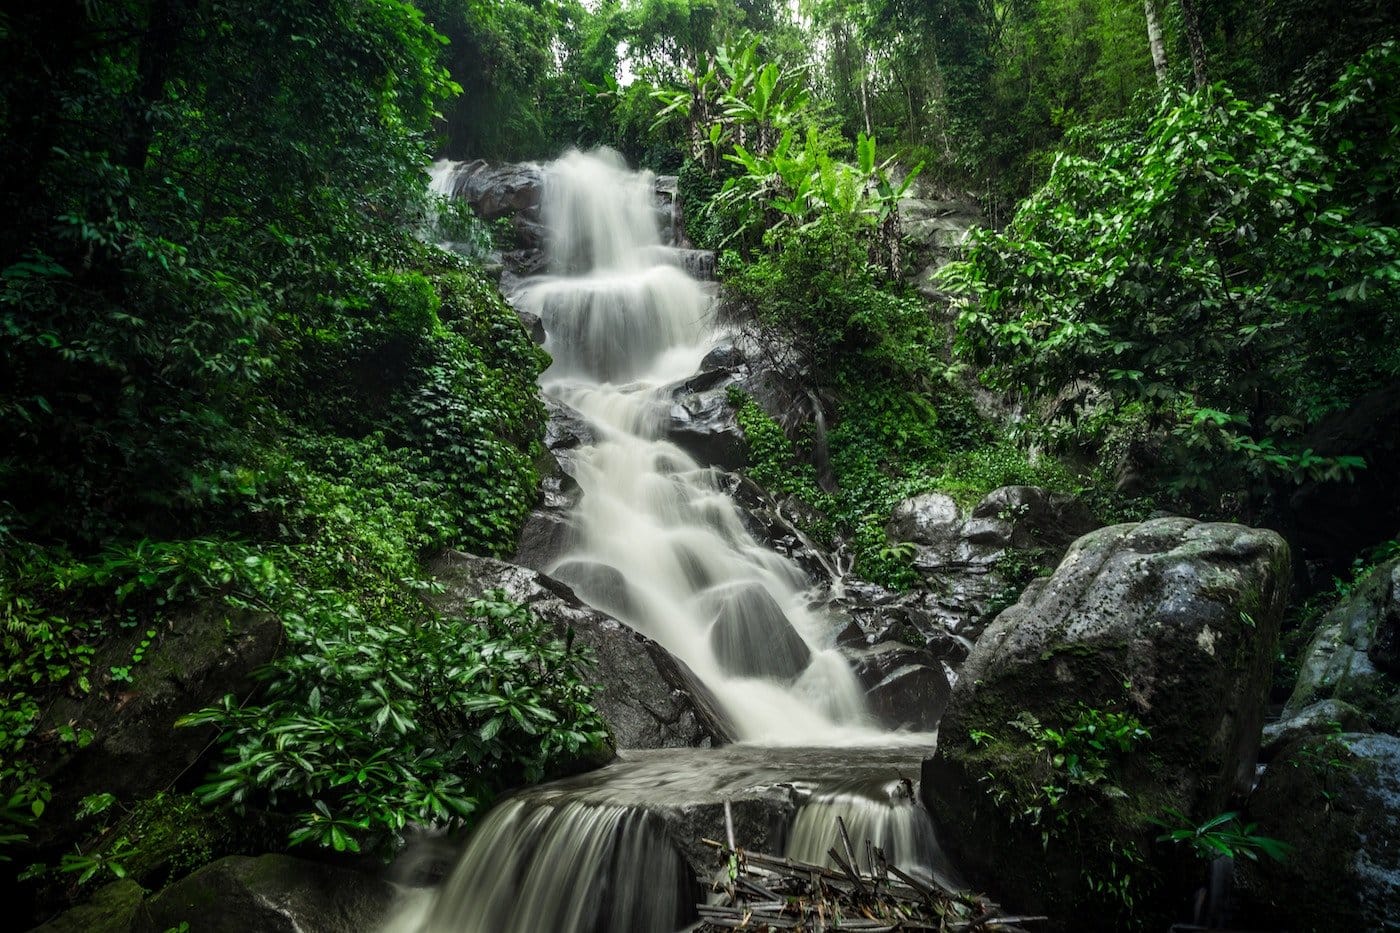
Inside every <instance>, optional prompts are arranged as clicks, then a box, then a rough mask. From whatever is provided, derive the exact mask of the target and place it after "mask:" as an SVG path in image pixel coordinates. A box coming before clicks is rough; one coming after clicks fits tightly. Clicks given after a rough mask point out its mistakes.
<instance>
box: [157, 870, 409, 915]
mask: <svg viewBox="0 0 1400 933" xmlns="http://www.w3.org/2000/svg"><path fill="white" fill-rule="evenodd" d="M393 902H394V888H393V886H392V885H390V884H389V883H388V882H386V881H383V880H380V879H378V878H375V877H374V876H372V875H367V874H364V873H362V872H357V871H350V870H349V869H345V868H336V867H333V866H330V865H324V864H321V863H318V862H311V861H307V860H305V859H298V858H291V857H290V856H286V855H263V856H259V857H257V858H246V857H244V856H229V857H227V858H222V859H219V860H218V861H217V862H213V863H211V864H209V865H206V866H204V867H203V868H201V869H199V871H196V872H195V873H194V874H192V875H189V876H188V877H186V878H184V879H183V880H181V881H177V882H175V883H174V884H172V885H171V886H170V887H168V888H166V889H165V890H164V891H161V892H160V893H159V894H157V895H156V896H155V897H153V898H151V899H150V900H148V901H147V902H146V907H145V910H144V911H143V916H142V917H141V919H140V920H139V921H138V922H137V923H136V924H135V925H134V927H133V931H134V933H165V931H167V930H171V929H175V928H178V927H179V926H180V924H181V923H188V924H189V929H190V930H191V931H195V930H197V931H199V933H248V931H250V930H257V931H259V933H359V931H363V933H372V931H374V930H377V929H379V927H380V925H381V924H382V923H383V921H384V918H385V916H386V915H387V914H388V911H389V908H390V906H391V905H392V904H393Z"/></svg>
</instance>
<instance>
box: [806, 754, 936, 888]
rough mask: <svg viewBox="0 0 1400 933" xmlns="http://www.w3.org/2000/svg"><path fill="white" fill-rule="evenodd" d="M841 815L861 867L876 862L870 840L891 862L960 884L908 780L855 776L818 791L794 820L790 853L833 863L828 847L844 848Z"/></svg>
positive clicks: (866, 868)
mask: <svg viewBox="0 0 1400 933" xmlns="http://www.w3.org/2000/svg"><path fill="white" fill-rule="evenodd" d="M837 817H840V818H841V820H842V821H843V822H844V823H845V824H846V832H847V835H848V836H849V837H850V840H851V847H852V848H853V849H854V850H855V856H856V862H857V863H859V867H860V869H861V870H862V871H867V872H868V871H871V870H872V868H873V866H872V864H871V862H872V859H871V852H870V851H869V850H867V848H866V842H869V843H870V846H871V848H879V849H881V850H883V851H884V853H885V858H886V859H888V860H889V862H890V863H891V864H893V865H896V866H898V867H899V868H900V870H902V871H904V872H906V873H908V874H910V875H913V876H914V877H916V878H920V877H922V878H927V879H933V880H935V881H937V882H938V883H939V884H940V885H941V886H943V887H944V888H950V889H956V888H959V887H960V886H961V884H960V882H959V879H958V877H957V874H956V872H955V871H954V870H953V867H952V865H951V864H950V863H949V861H948V859H947V857H946V856H944V854H943V850H942V848H940V847H939V845H938V840H937V838H935V836H934V832H933V822H932V821H931V820H930V819H929V816H928V813H927V812H925V811H924V808H923V806H922V805H920V804H919V802H918V800H916V799H915V795H914V788H913V786H912V785H910V784H909V783H907V782H904V781H889V782H886V783H883V784H878V785H871V784H870V783H868V782H852V783H849V784H846V785H844V786H836V787H829V788H825V789H823V790H821V791H819V792H817V793H816V794H814V795H813V796H812V799H811V800H809V801H808V802H807V803H806V804H805V805H804V806H803V807H802V808H801V809H800V810H798V812H797V816H796V818H795V819H794V820H793V824H792V831H791V832H790V833H789V835H788V844H787V855H788V857H789V858H792V859H796V860H798V861H803V862H811V863H813V864H816V865H828V866H831V867H833V868H834V867H835V866H836V863H835V862H834V861H833V860H832V859H831V857H830V856H829V854H828V853H830V852H831V850H832V849H835V850H836V851H837V852H840V851H842V842H841V838H840V835H839V834H840V830H839V829H838V827H837V823H836V819H837Z"/></svg>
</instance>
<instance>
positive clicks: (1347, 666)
mask: <svg viewBox="0 0 1400 933" xmlns="http://www.w3.org/2000/svg"><path fill="white" fill-rule="evenodd" d="M1333 698H1335V699H1339V700H1344V701H1346V702H1347V703H1350V704H1352V705H1354V706H1355V707H1357V708H1358V709H1360V710H1361V711H1362V713H1364V714H1365V715H1366V717H1367V719H1368V720H1369V721H1370V723H1371V725H1372V726H1373V727H1374V728H1377V729H1380V730H1382V731H1386V732H1394V731H1396V730H1397V729H1400V558H1397V559H1395V560H1392V561H1388V562H1386V563H1384V564H1382V565H1380V566H1379V567H1377V568H1376V569H1375V570H1373V571H1372V572H1371V573H1370V574H1369V575H1368V576H1367V577H1366V579H1365V580H1364V581H1362V583H1361V584H1360V585H1359V586H1357V587H1356V588H1355V589H1354V590H1353V591H1352V592H1351V594H1350V595H1348V596H1347V597H1346V598H1345V599H1343V600H1342V601H1341V602H1340V603H1338V605H1337V606H1336V607H1335V608H1333V609H1332V611H1331V612H1329V613H1328V614H1327V615H1326V616H1324V617H1323V619H1322V622H1321V624H1320V625H1319V626H1318V630H1317V633H1316V634H1315V635H1314V636H1313V638H1312V641H1311V642H1309V643H1308V647H1307V649H1306V650H1305V651H1304V652H1303V658H1302V662H1301V663H1300V665H1299V670H1298V680H1297V684H1296V686H1295V687H1294V690H1293V694H1292V696H1290V697H1289V698H1288V703H1287V704H1286V706H1285V707H1284V715H1285V716H1294V715H1296V714H1298V713H1299V712H1300V711H1301V710H1303V709H1304V708H1305V707H1307V706H1310V705H1312V704H1314V703H1316V702H1318V701H1319V700H1326V699H1333Z"/></svg>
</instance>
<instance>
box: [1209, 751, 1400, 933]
mask: <svg viewBox="0 0 1400 933" xmlns="http://www.w3.org/2000/svg"><path fill="white" fill-rule="evenodd" d="M1248 819H1249V820H1250V821H1251V822H1254V823H1257V824H1258V827H1259V828H1258V830H1257V831H1258V832H1259V833H1260V834H1261V835H1265V836H1271V837H1273V838H1276V839H1279V840H1281V841H1283V842H1284V843H1287V844H1288V845H1290V846H1292V847H1293V851H1292V853H1291V855H1290V857H1288V858H1286V859H1284V860H1283V861H1282V862H1277V861H1274V860H1273V859H1269V858H1260V859H1259V860H1258V861H1257V862H1253V861H1246V860H1243V859H1242V860H1239V861H1237V862H1236V866H1235V869H1236V883H1237V885H1239V888H1240V891H1239V894H1240V898H1241V901H1242V904H1241V905H1240V910H1239V912H1238V914H1237V916H1240V917H1242V918H1247V920H1248V923H1247V924H1246V925H1247V926H1248V927H1250V928H1252V929H1263V928H1268V929H1290V930H1393V929H1395V928H1396V923H1397V919H1396V918H1400V738H1396V737H1395V736H1393V735H1376V734H1357V733H1344V734H1342V735H1337V736H1333V737H1329V738H1317V737H1314V738H1309V739H1302V740H1299V741H1296V742H1294V743H1292V744H1290V745H1289V746H1287V747H1286V748H1284V749H1283V750H1282V751H1281V752H1280V753H1279V755H1278V757H1277V758H1276V759H1275V760H1274V762H1273V763H1272V764H1271V765H1269V768H1268V770H1266V771H1265V772H1264V777H1263V779H1262V780H1261V781H1260V783H1259V787H1258V789H1257V790H1256V791H1255V792H1254V795H1253V796H1252V797H1251V798H1250V801H1249V810H1248Z"/></svg>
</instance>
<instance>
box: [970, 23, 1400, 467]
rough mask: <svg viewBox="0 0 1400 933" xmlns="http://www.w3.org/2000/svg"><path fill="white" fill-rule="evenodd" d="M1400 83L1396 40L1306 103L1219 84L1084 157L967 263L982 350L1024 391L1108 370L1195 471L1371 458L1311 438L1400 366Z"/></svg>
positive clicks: (1058, 171) (1121, 394) (1111, 387)
mask: <svg viewBox="0 0 1400 933" xmlns="http://www.w3.org/2000/svg"><path fill="white" fill-rule="evenodd" d="M1397 87H1400V46H1397V45H1395V44H1393V43H1386V44H1382V45H1380V46H1378V47H1377V48H1375V49H1374V50H1372V51H1371V52H1370V53H1368V54H1367V55H1366V56H1365V57H1364V58H1363V59H1362V60H1360V61H1359V62H1358V63H1356V64H1355V65H1354V66H1353V67H1352V68H1351V69H1350V70H1348V72H1347V73H1346V74H1345V75H1344V76H1343V78H1342V79H1341V80H1339V81H1338V82H1337V84H1336V85H1335V86H1334V87H1333V89H1332V96H1331V99H1330V100H1327V101H1324V102H1321V103H1319V104H1318V105H1316V106H1314V107H1310V108H1308V109H1305V110H1304V111H1303V112H1302V113H1300V114H1297V115H1294V116H1290V115H1289V114H1288V112H1287V110H1286V108H1285V106H1284V104H1283V103H1282V102H1281V101H1269V102H1266V103H1264V104H1263V105H1253V104H1250V103H1248V102H1245V101H1243V100H1240V99H1238V98H1236V97H1234V96H1233V95H1232V94H1230V92H1229V91H1227V90H1226V89H1225V88H1224V87H1221V86H1216V87H1212V88H1208V89H1206V90H1204V91H1201V92H1199V93H1196V94H1189V95H1185V94H1175V95H1171V96H1169V97H1168V98H1167V99H1166V100H1164V102H1163V103H1162V105H1161V106H1160V107H1159V108H1158V110H1157V112H1156V113H1155V114H1154V115H1153V117H1152V118H1151V119H1150V121H1148V122H1147V124H1146V125H1145V127H1143V129H1142V130H1141V132H1140V134H1130V135H1128V136H1127V137H1126V138H1119V139H1114V140H1111V141H1110V142H1108V143H1106V144H1104V145H1103V146H1102V148H1101V150H1100V151H1099V152H1097V153H1096V154H1095V155H1094V156H1093V157H1079V156H1064V157H1062V158H1061V159H1060V161H1059V162H1058V163H1057V165H1056V168H1055V171H1054V172H1053V174H1052V175H1051V178H1050V181H1049V182H1048V183H1047V184H1046V185H1045V187H1044V188H1042V189H1041V190H1040V191H1039V192H1037V193H1036V194H1035V195H1034V196H1033V197H1032V198H1030V199H1028V200H1027V201H1026V202H1025V203H1024V204H1023V205H1022V207H1021V209H1020V211H1019V213H1018V214H1017V217H1016V220H1015V221H1014V222H1013V224H1012V225H1011V227H1010V228H1009V229H1008V230H1007V231H1005V232H1002V233H997V232H992V231H984V232H982V233H980V234H979V235H978V236H977V237H976V239H975V242H974V245H973V247H972V249H971V252H970V254H969V256H968V258H967V260H966V261H965V262H962V263H957V264H954V265H952V266H950V267H949V268H948V269H947V270H946V271H945V273H944V281H945V283H946V284H948V285H949V286H950V287H952V288H954V289H956V290H958V291H960V292H962V293H964V294H966V295H967V296H968V297H969V301H968V302H967V303H966V304H965V306H964V307H963V310H962V312H961V314H960V316H959V329H960V349H961V350H962V351H963V352H964V353H966V354H968V355H969V357H970V358H972V359H974V360H977V361H979V362H983V363H987V364H990V365H991V367H992V369H991V371H990V372H991V375H992V376H993V377H995V378H996V380H997V381H998V383H999V384H1000V385H1002V386H1007V387H1015V388H1020V389H1024V390H1028V391H1033V392H1040V393H1045V394H1051V395H1053V394H1054V393H1055V392H1057V391H1058V390H1059V389H1060V388H1061V387H1063V386H1065V385H1067V384H1069V383H1071V382H1074V381H1075V380H1091V381H1093V382H1095V383H1097V384H1099V385H1101V386H1103V387H1104V389H1105V390H1106V391H1107V392H1108V393H1109V395H1110V397H1111V398H1112V400H1113V401H1114V402H1116V403H1118V404H1129V403H1137V404H1140V405H1142V406H1143V407H1144V408H1145V409H1146V411H1147V417H1148V419H1149V422H1150V423H1152V424H1154V425H1155V426H1157V427H1158V428H1159V429H1161V430H1162V431H1164V432H1168V433H1169V434H1170V437H1171V441H1172V443H1171V445H1170V451H1171V454H1172V456H1173V460H1172V467H1173V470H1174V473H1175V483H1176V485H1177V487H1178V488H1182V489H1194V490H1208V489H1210V488H1213V487H1214V486H1215V485H1216V484H1218V483H1219V482H1220V481H1221V480H1222V479H1229V480H1231V481H1233V482H1234V484H1235V485H1236V487H1240V486H1245V487H1248V486H1254V487H1256V488H1261V487H1263V488H1266V487H1267V486H1268V485H1269V484H1271V483H1274V482H1277V481H1279V480H1280V479H1283V480H1293V481H1297V480H1301V479H1304V478H1313V479H1323V480H1335V479H1338V478H1344V477H1345V476H1346V475H1347V474H1348V472H1349V471H1351V470H1354V469H1356V468H1359V467H1361V466H1362V465H1363V464H1362V463H1361V462H1360V461H1359V460H1358V459H1357V458H1355V457H1349V456H1322V455H1319V454H1317V453H1316V452H1314V451H1313V450H1311V449H1308V448H1306V447H1304V446H1303V445H1302V444H1300V443H1299V442H1298V438H1299V436H1300V435H1301V433H1302V432H1303V431H1304V430H1305V429H1306V427H1307V426H1308V425H1309V424H1311V423H1312V422H1314V421H1315V420H1316V419H1317V418H1318V417H1320V416H1321V415H1322V414H1324V413H1326V412H1328V411H1330V410H1333V409H1335V408H1336V407H1338V406H1340V405H1343V404H1345V403H1346V402H1348V401H1349V400H1351V399H1353V398H1355V397H1357V395H1359V394H1360V393H1362V392H1364V391H1366V390H1368V389H1369V388H1372V387H1374V386H1375V385H1377V384H1379V383H1381V382H1383V381H1384V380H1386V379H1388V378H1393V377H1394V375H1396V374H1397V373H1400V357H1397V356H1396V354H1395V353H1394V352H1393V350H1394V348H1395V347H1396V346H1400V340H1397V332H1396V328H1397V326H1400V318H1397V316H1396V315H1395V314H1394V307H1395V303H1396V296H1397V292H1400V264H1397V263H1396V260H1395V256H1396V254H1397V250H1400V232H1397V229H1396V227H1395V226H1394V225H1393V223H1394V218H1393V217H1392V216H1390V215H1389V214H1388V213H1387V211H1388V210H1389V209H1388V208H1381V209H1380V210H1377V208H1376V206H1375V205H1376V202H1375V198H1376V197H1377V196H1378V194H1379V193H1380V192H1381V191H1393V190H1394V188H1395V185H1396V183H1397V182H1396V180H1397V178H1400V159H1398V158H1396V151H1395V146H1394V143H1393V141H1389V142H1386V139H1388V137H1386V136H1385V135H1383V134H1382V135H1380V136H1377V135H1376V130H1375V123H1376V121H1378V120H1382V119H1383V118H1384V115H1385V114H1391V115H1392V116H1393V110H1394V99H1395V96H1396V95H1395V90H1396V88H1397ZM1358 151H1364V152H1365V153H1366V156H1365V157H1364V158H1358V157H1357V155H1356V153H1357V152H1358Z"/></svg>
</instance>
